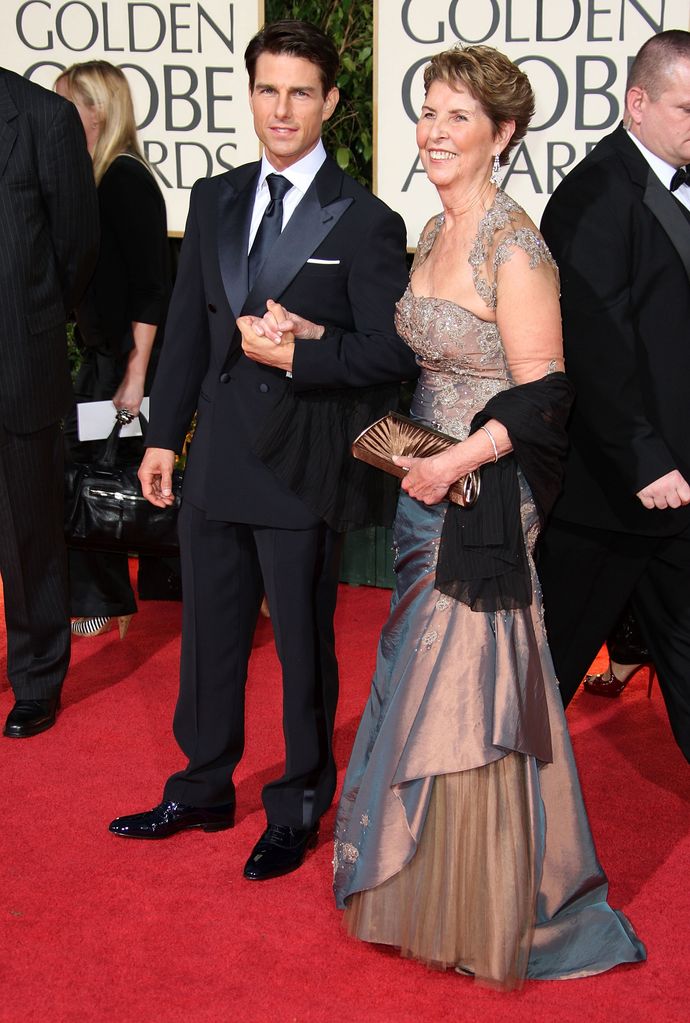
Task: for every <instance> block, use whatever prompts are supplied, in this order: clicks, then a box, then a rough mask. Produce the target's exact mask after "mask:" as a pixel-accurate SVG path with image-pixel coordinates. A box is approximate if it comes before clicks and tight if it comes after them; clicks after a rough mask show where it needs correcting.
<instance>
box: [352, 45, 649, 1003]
mask: <svg viewBox="0 0 690 1023" xmlns="http://www.w3.org/2000/svg"><path fill="white" fill-rule="evenodd" d="M425 89H426V98H425V102H424V106H423V108H422V113H421V117H420V120H419V123H418V127H417V142H418V146H419V151H420V156H421V161H422V163H423V166H424V168H425V170H426V173H427V175H428V177H429V179H430V180H431V181H432V182H433V184H434V185H435V186H436V188H437V190H438V193H439V196H440V199H441V202H442V205H443V212H442V213H441V214H439V216H437V217H436V218H434V219H433V220H432V221H431V222H430V223H429V224H428V225H427V227H426V228H425V230H424V231H423V233H422V237H421V239H420V243H419V247H418V249H417V254H416V257H415V261H414V263H413V268H412V274H411V278H410V283H409V286H408V288H407V290H406V292H405V294H404V295H403V297H402V298H401V300H400V302H399V304H398V310H397V325H398V330H399V332H400V334H401V336H402V337H403V338H404V339H405V340H406V341H407V343H408V344H409V345H410V346H411V347H412V348H413V349H414V351H415V352H416V354H417V359H418V362H419V364H420V367H421V376H420V378H419V383H418V385H417V388H416V392H415V396H414V400H413V406H412V416H413V417H414V418H416V419H418V420H420V421H422V422H424V423H426V424H429V425H431V426H433V427H435V428H436V429H439V430H441V431H443V432H445V433H447V434H451V435H452V436H453V437H456V438H457V439H458V441H459V443H458V444H456V445H453V446H452V448H450V449H449V450H448V451H446V452H444V453H443V454H441V455H437V456H434V457H432V458H425V459H408V458H405V459H403V460H401V462H402V463H404V466H405V467H406V468H407V469H408V470H409V471H408V474H407V476H406V477H405V479H404V481H403V491H404V492H403V493H402V494H401V496H400V502H399V506H398V513H397V517H396V523H395V532H394V547H395V571H396V576H397V585H396V590H395V593H394V596H393V599H392V604H391V612H390V617H389V619H388V621H387V623H386V625H385V626H384V629H383V632H382V635H381V641H380V646H379V651H378V660H377V667H376V674H375V676H374V680H373V684H372V689H371V695H370V697H369V701H368V704H367V706H366V708H365V711H364V715H363V718H362V721H361V724H360V727H359V731H358V734H357V738H356V741H355V746H354V749H353V752H352V758H351V761H350V765H349V768H348V771H347V776H346V779H345V783H344V788H343V793H342V797H341V802H340V807H339V810H338V817H337V824H336V841H335V860H334V869H335V893H336V899H337V903H338V905H339V906H340V907H344V908H345V923H346V927H347V929H348V931H349V933H350V934H352V935H355V936H356V937H358V938H360V939H362V940H365V941H370V942H378V943H382V944H386V945H392V946H396V947H398V948H399V949H400V950H401V952H402V954H403V955H405V956H413V957H416V958H419V959H421V960H423V961H425V962H427V963H430V964H434V965H438V966H441V967H448V966H452V967H455V968H456V969H457V970H458V971H459V972H464V973H469V974H473V975H474V976H475V977H477V978H478V979H481V980H483V981H485V982H488V983H492V984H496V985H499V986H503V987H511V986H514V985H516V984H519V983H520V982H521V981H522V980H523V979H524V978H525V977H532V978H556V977H576V976H577V977H580V976H587V975H589V974H593V973H597V972H600V971H603V970H606V969H608V968H610V967H612V966H614V965H615V964H617V963H621V962H636V961H640V960H643V959H644V958H645V951H644V947H643V946H642V944H641V943H640V941H639V940H638V939H637V937H636V935H635V933H634V931H633V929H632V927H631V925H630V923H629V922H628V921H627V919H626V918H625V917H624V916H623V914H622V913H619V912H616V911H614V910H612V909H611V908H610V907H609V906H608V904H607V901H606V896H607V883H606V877H605V875H604V873H603V871H602V869H601V867H600V865H599V863H598V860H597V857H596V852H595V849H594V846H593V842H592V836H591V833H590V829H589V825H588V821H587V816H586V812H585V808H584V805H583V802H582V796H581V793H580V787H579V783H578V778H577V773H576V769H575V764H574V761H573V755H572V750H571V747H570V741H569V737H568V733H567V730H566V726H565V720H564V714H563V707H562V704H561V700H560V697H559V694H558V688H557V681H556V678H555V676H554V671H553V665H552V661H551V657H550V654H549V650H548V647H547V642H546V636H545V632H544V625H543V611H542V605H541V595H540V591H539V584H538V581H537V577H536V574H535V571H534V564H533V560H532V554H533V550H534V545H535V542H536V539H537V536H538V533H539V528H540V520H541V515H540V512H541V511H543V510H544V506H545V505H547V504H548V501H546V500H542V501H541V508H538V506H537V504H536V503H535V499H534V496H533V494H534V495H535V496H536V494H537V490H538V489H539V490H540V492H542V493H544V494H547V493H548V491H549V486H546V488H544V485H543V484H544V480H543V478H541V477H543V475H544V472H545V471H546V470H549V471H551V470H553V467H554V464H556V463H557V461H558V459H557V457H556V456H557V455H558V454H559V449H558V445H559V443H560V437H559V435H558V429H559V422H560V424H561V429H562V424H563V422H564V419H565V415H566V413H567V407H568V404H569V399H570V395H569V393H568V385H567V381H566V380H565V378H564V377H563V373H562V370H563V355H562V344H561V330H560V314H559V301H558V273H557V269H556V266H555V264H554V262H553V259H552V257H551V255H550V253H549V251H548V249H547V248H546V246H545V244H544V241H543V239H542V238H541V236H540V235H539V233H538V231H537V230H536V228H535V226H534V224H533V223H532V222H531V221H530V219H529V218H528V217H527V215H526V214H525V213H524V211H523V210H522V209H521V208H520V207H519V206H518V205H517V204H516V203H515V202H513V201H512V200H511V199H509V198H508V196H507V195H506V194H505V193H504V192H502V191H501V190H500V189H498V188H497V185H496V180H495V179H496V171H497V169H498V164H499V162H500V163H505V162H506V161H507V158H508V153H509V152H510V149H511V148H512V146H513V145H515V143H516V142H517V141H518V140H519V139H520V138H522V137H523V136H524V134H525V131H526V129H527V124H528V122H529V119H530V117H531V114H532V112H533V96H532V91H531V88H530V85H529V81H528V80H527V78H526V76H525V75H524V74H523V73H522V72H520V71H519V69H518V68H517V67H516V66H515V65H514V64H512V63H511V62H510V61H509V60H508V59H507V58H506V57H505V56H503V54H500V53H499V52H498V51H496V50H493V49H492V48H489V47H485V46H471V47H468V48H466V49H459V48H457V49H453V50H449V51H446V52H444V53H442V54H439V55H438V56H437V57H435V58H434V59H433V60H432V61H431V64H430V65H429V66H428V67H427V69H426V72H425ZM492 168H493V173H492ZM515 401H517V403H518V404H517V405H515ZM473 420H474V423H473ZM504 423H505V424H507V425H504ZM471 424H473V425H472V433H471V435H470V429H471ZM554 424H555V426H554ZM552 429H553V430H555V434H554V436H555V437H556V440H554V441H553V442H551V443H549V442H548V440H547V443H546V444H545V443H544V437H543V435H542V433H541V431H543V430H546V431H547V433H548V432H549V430H552ZM479 466H485V467H486V468H484V469H483V470H482V490H481V493H480V496H479V500H478V502H477V505H476V506H475V508H474V509H472V512H471V513H470V514H469V517H466V518H465V519H463V515H465V516H467V515H468V511H467V510H466V509H462V508H457V507H452V506H449V504H448V502H447V501H446V500H444V498H445V495H446V494H447V492H448V488H449V486H450V485H451V483H453V482H455V481H456V480H457V479H458V478H459V477H460V476H461V475H463V474H465V473H467V472H468V471H470V470H472V469H475V468H478V467H479ZM497 471H498V472H499V477H497V478H498V482H497V483H496V482H492V481H494V479H495V477H494V476H492V475H491V473H492V472H494V473H496V472H497ZM547 475H548V473H547ZM557 475H558V472H557V469H556V477H557ZM528 478H529V483H528ZM532 480H534V481H535V483H534V484H533V485H532V486H530V483H532ZM552 483H553V480H552V481H551V484H552ZM511 487H512V488H513V490H512V491H511ZM551 489H553V488H552V485H551ZM511 493H512V494H513V505H512V509H513V512H512V520H511V517H510V514H509V511H510V494H511ZM449 507H451V508H452V510H451V512H449V511H448V509H449ZM497 509H498V514H496V512H497ZM504 510H505V515H503V512H504ZM476 515H480V516H484V519H485V521H484V525H481V524H480V527H479V532H478V533H476V530H475V526H474V525H472V523H473V522H475V519H476ZM487 515H488V520H487ZM502 516H503V517H502ZM518 517H519V522H520V527H518V526H517V522H518ZM511 521H512V522H513V523H514V524H515V528H514V533H515V534H517V541H516V540H515V537H513V538H512V539H511V538H510V535H509V534H510V532H511V528H510V524H511ZM444 526H448V530H446V529H445V528H444ZM473 530H475V532H473ZM477 537H479V540H478V542H477ZM506 544H507V547H508V548H509V549H507V550H506V549H504V547H505V545H506ZM502 545H503V546H502ZM439 549H440V550H441V561H442V562H443V565H441V562H440V561H439ZM458 552H459V554H458ZM464 558H465V559H466V560H465V562H463V559H464ZM477 559H478V560H477ZM449 561H450V564H451V567H456V566H457V567H459V578H456V579H451V582H450V585H448V586H443V589H444V590H447V592H442V591H441V590H439V589H438V588H436V586H437V583H438V578H441V576H442V577H443V578H444V579H446V580H447V579H448V571H447V567H448V565H447V563H448V562H449ZM437 562H438V565H437ZM487 564H488V565H489V566H492V567H490V569H489V571H488V575H489V576H493V577H494V578H493V579H489V580H487V579H485V578H483V575H484V574H486V573H485V566H486V565H487ZM467 565H469V571H467V570H466V569H467ZM477 565H479V566H480V567H479V569H477V567H476V566H477ZM482 566H484V567H482ZM441 567H442V568H443V571H442V572H440V574H439V577H438V578H437V576H436V572H437V568H438V569H439V570H440V569H441ZM444 573H445V574H444ZM463 574H464V576H465V578H462V576H463ZM451 575H452V573H451ZM479 577H482V578H479ZM451 594H452V595H451Z"/></svg>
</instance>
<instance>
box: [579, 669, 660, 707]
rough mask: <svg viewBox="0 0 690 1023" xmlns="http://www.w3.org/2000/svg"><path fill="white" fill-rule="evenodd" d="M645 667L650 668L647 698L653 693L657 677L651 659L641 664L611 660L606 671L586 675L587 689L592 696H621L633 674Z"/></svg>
mask: <svg viewBox="0 0 690 1023" xmlns="http://www.w3.org/2000/svg"><path fill="white" fill-rule="evenodd" d="M643 668H649V683H648V685H647V698H648V699H649V698H650V697H651V695H652V686H653V685H654V679H655V678H656V668H655V667H654V665H653V664H652V663H651V661H643V662H642V663H640V664H618V662H617V661H611V660H610V661H609V666H608V668H607V670H606V671H601V672H599V674H597V675H585V691H586V692H588V693H590V694H591V695H592V696H620V694H621V693H622V692H623V690H624V689H625V687H626V686H627V684H628V682H629V681H630V679H631V678H632V677H633V675H636V674H637V673H638V671H641V670H642V669H643Z"/></svg>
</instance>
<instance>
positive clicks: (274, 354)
mask: <svg viewBox="0 0 690 1023" xmlns="http://www.w3.org/2000/svg"><path fill="white" fill-rule="evenodd" d="M263 322H264V321H263V320H260V319H259V318H258V317H256V316H240V317H239V319H238V320H237V326H238V328H239V331H240V333H241V334H242V351H243V352H244V354H245V355H246V356H247V358H248V359H253V360H254V362H261V363H263V365H264V366H275V367H276V369H283V370H285V372H286V373H291V372H292V357H293V354H294V351H295V342H294V334H290V333H288V332H287V331H285V332H284V333H283V332H280V333H278V334H276V338H275V340H272V339H269V337H268V331H265V330H264V328H263V326H262V325H263ZM271 332H272V333H275V331H271Z"/></svg>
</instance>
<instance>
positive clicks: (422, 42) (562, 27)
mask: <svg viewBox="0 0 690 1023" xmlns="http://www.w3.org/2000/svg"><path fill="white" fill-rule="evenodd" d="M670 28H682V29H688V28H690V0H378V2H377V3H376V4H375V27H374V36H375V40H374V42H375V57H376V62H375V84H374V89H375V97H374V100H375V110H376V124H375V140H376V143H375V157H374V159H375V172H374V189H375V191H376V193H377V195H379V196H380V197H381V198H382V199H383V200H384V201H385V202H387V203H388V204H389V205H390V206H392V207H393V208H394V209H396V210H398V211H399V212H400V213H401V214H402V215H403V217H404V218H405V222H406V224H407V230H408V244H409V245H410V246H411V247H413V246H415V245H416V243H417V238H418V237H419V234H420V232H421V230H422V227H423V226H424V224H425V223H426V222H427V220H428V219H429V217H431V216H433V214H434V213H437V212H438V210H439V201H438V197H437V195H436V192H435V190H434V188H433V187H432V186H431V185H430V184H429V183H428V181H427V180H426V177H425V175H424V172H423V170H422V167H421V164H420V162H419V159H418V154H417V148H416V145H415V137H414V136H415V122H416V120H417V117H418V114H419V110H420V108H421V105H422V103H423V98H424V90H423V78H422V74H423V68H424V65H425V64H426V63H427V61H428V60H429V58H430V57H431V56H433V54H434V53H439V52H440V51H441V50H444V49H447V48H448V47H451V46H454V45H456V44H457V43H461V44H463V45H467V44H470V43H484V44H486V45H489V46H495V47H496V48H497V49H499V50H501V51H503V52H504V53H505V54H507V55H508V56H509V57H510V58H511V60H514V61H515V63H516V64H518V65H519V66H520V67H521V68H522V70H523V71H525V73H526V74H527V75H528V76H529V79H530V81H531V83H532V88H533V89H534V91H535V93H536V100H537V109H536V114H535V116H534V119H533V121H532V128H531V130H530V131H529V133H528V135H527V138H526V139H525V140H524V142H522V143H521V144H520V145H519V146H518V147H517V149H516V150H515V151H514V153H513V155H512V159H511V163H510V165H509V167H508V168H507V169H506V170H505V171H504V172H503V174H504V177H503V185H504V187H505V189H506V191H507V192H509V194H510V195H511V196H512V197H513V198H514V199H516V200H517V202H519V203H520V204H521V205H522V206H524V208H525V209H526V210H527V212H528V213H529V214H530V216H531V217H532V218H533V219H534V220H536V221H537V223H538V222H539V218H540V216H541V213H542V211H543V209H544V206H545V205H546V202H547V200H548V197H549V195H550V194H551V192H553V190H554V188H555V187H556V186H557V184H558V182H559V181H560V180H561V178H562V177H563V176H564V175H565V174H566V173H567V172H568V169H569V168H571V167H573V166H574V165H575V164H576V163H577V162H578V161H579V160H581V159H582V157H583V156H585V154H586V153H587V152H588V150H589V149H591V148H592V146H593V145H595V143H596V142H597V141H598V140H599V139H600V138H601V137H602V135H604V134H607V133H608V132H610V131H613V129H614V128H615V127H616V125H617V124H618V122H619V121H620V120H621V118H622V116H623V102H624V98H625V80H626V76H627V69H628V66H629V61H630V60H631V59H632V57H634V55H635V53H636V52H637V50H638V49H639V48H640V46H641V45H642V43H644V42H645V41H646V40H647V39H649V38H650V36H652V35H654V34H655V33H657V32H661V31H664V30H665V29H670Z"/></svg>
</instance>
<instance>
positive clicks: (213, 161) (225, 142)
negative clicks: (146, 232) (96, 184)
mask: <svg viewBox="0 0 690 1023" xmlns="http://www.w3.org/2000/svg"><path fill="white" fill-rule="evenodd" d="M263 16H264V12H263V0H234V2H233V0H198V2H197V0H190V2H187V3H179V2H178V3H171V2H166V0H155V2H150V0H147V2H143V0H88V2H85V0H23V2H18V0H2V4H1V7H0V39H2V57H1V58H0V61H1V62H2V64H3V65H4V66H5V67H8V68H11V69H12V70H13V71H17V72H19V73H20V74H22V75H25V76H26V77H27V78H30V79H31V80H32V81H34V82H37V83H38V84H39V85H44V86H46V87H47V88H52V86H53V83H54V81H55V79H56V77H57V76H58V74H59V73H60V71H61V70H63V69H64V68H65V67H67V66H68V65H69V64H73V63H75V62H77V61H84V60H94V59H103V60H107V61H110V63H111V64H117V65H118V66H119V67H121V68H122V69H123V71H124V72H125V74H126V75H127V79H128V81H129V84H130V86H131V89H132V93H133V95H134V105H135V112H136V116H137V123H138V126H139V134H140V138H141V141H142V143H143V147H144V152H145V154H146V158H147V159H148V161H149V162H150V164H151V166H152V167H153V169H154V171H155V173H156V174H157V175H158V180H159V183H160V185H161V188H162V190H163V194H164V195H165V199H166V205H167V209H168V227H169V230H170V232H171V233H178V232H181V231H183V230H184V224H185V220H186V217H187V208H188V205H189V190H190V189H191V187H192V185H193V184H194V182H195V181H196V180H197V178H200V177H205V176H208V175H210V174H219V173H221V172H222V171H223V170H226V169H227V168H229V167H233V166H236V165H238V164H241V163H246V162H247V161H249V160H256V159H257V158H258V155H259V143H258V141H257V139H256V136H255V135H254V131H253V129H252V121H251V115H250V113H249V107H248V104H247V77H246V72H245V70H244V61H243V54H244V50H245V47H246V45H247V43H248V42H249V40H250V38H251V37H252V36H253V35H254V33H255V32H257V30H258V29H259V28H260V27H261V24H262V23H263Z"/></svg>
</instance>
